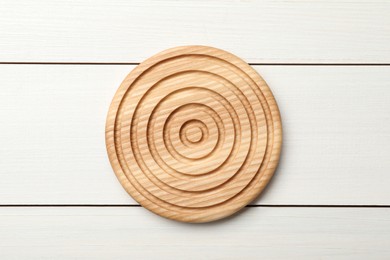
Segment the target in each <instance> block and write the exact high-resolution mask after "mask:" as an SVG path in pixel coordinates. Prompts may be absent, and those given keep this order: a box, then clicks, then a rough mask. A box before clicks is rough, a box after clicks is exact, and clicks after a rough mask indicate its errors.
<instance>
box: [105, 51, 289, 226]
mask: <svg viewBox="0 0 390 260" xmlns="http://www.w3.org/2000/svg"><path fill="white" fill-rule="evenodd" d="M106 144H107V152H108V155H109V158H110V162H111V165H112V167H113V169H114V171H115V173H116V175H117V177H118V179H119V181H120V182H121V184H122V185H123V187H124V188H125V189H126V191H127V192H128V193H129V194H130V195H131V196H132V197H133V198H134V199H135V200H136V201H138V202H139V203H140V204H141V205H142V206H144V207H145V208H147V209H149V210H151V211H153V212H155V213H157V214H159V215H161V216H163V217H166V218H170V219H174V220H178V221H184V222H209V221H214V220H218V219H221V218H224V217H227V216H230V215H232V214H234V213H235V212H237V211H238V210H240V209H241V208H243V207H244V206H246V205H247V204H248V203H249V202H251V201H252V200H253V199H254V198H256V197H257V196H258V195H259V194H260V193H261V191H263V189H264V188H265V186H266V185H267V183H268V182H269V180H270V178H271V177H272V175H273V173H274V171H275V168H276V166H277V164H278V161H279V156H280V149H281V145H282V126H281V121H280V114H279V110H278V107H277V104H276V101H275V99H274V97H273V95H272V93H271V91H270V89H269V87H268V86H267V84H266V83H265V81H264V80H263V79H262V78H261V77H260V75H259V74H258V73H257V72H256V71H255V70H253V69H252V68H251V67H250V66H249V65H248V64H247V63H245V62H244V61H243V60H241V59H240V58H238V57H236V56H234V55H233V54H230V53H228V52H225V51H223V50H220V49H216V48H212V47H206V46H182V47H175V48H172V49H168V50H165V51H163V52H160V53H158V54H156V55H154V56H153V57H151V58H149V59H147V60H145V61H144V62H142V63H141V64H140V65H139V66H137V67H136V68H135V69H134V70H133V71H131V72H130V74H129V75H128V76H127V77H126V78H125V80H124V81H123V83H122V84H121V86H120V87H119V89H118V91H117V92H116V94H115V96H114V98H113V101H112V103H111V107H110V109H109V112H108V116H107V124H106Z"/></svg>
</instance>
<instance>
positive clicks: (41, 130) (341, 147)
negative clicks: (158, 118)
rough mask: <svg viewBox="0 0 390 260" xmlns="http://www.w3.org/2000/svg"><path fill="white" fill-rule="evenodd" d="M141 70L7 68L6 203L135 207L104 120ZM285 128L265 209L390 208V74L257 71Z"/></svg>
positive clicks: (0, 108) (3, 113)
mask: <svg viewBox="0 0 390 260" xmlns="http://www.w3.org/2000/svg"><path fill="white" fill-rule="evenodd" d="M133 67H134V66H100V65H99V66H85V65H39V66H38V65H1V66H0V74H1V77H0V86H1V92H0V118H1V125H0V143H1V146H0V158H1V160H0V169H1V170H0V179H1V182H0V204H131V203H134V201H133V200H132V199H131V198H130V197H129V196H128V195H127V194H126V193H125V192H124V191H123V189H122V187H121V186H120V184H119V183H118V181H117V180H116V177H115V176H114V174H113V172H112V170H111V167H110V165H109V162H108V159H107V156H106V150H105V144H104V125H105V117H106V113H107V110H108V107H109V103H110V101H111V98H112V97H113V95H114V93H115V91H116V89H117V87H118V86H119V84H120V82H121V80H122V79H123V78H124V77H125V76H126V74H127V73H128V72H129V71H130V70H131V69H132V68H133ZM255 68H256V69H257V70H258V71H259V72H260V73H261V74H262V75H263V76H264V78H265V79H266V80H267V82H268V83H269V85H270V86H271V88H272V90H273V92H274V94H275V96H276V99H277V101H278V104H279V106H280V110H281V114H282V121H283V127H284V144H283V149H282V158H281V161H280V167H279V168H278V170H277V174H276V175H275V176H274V178H273V180H272V182H271V183H270V186H269V187H268V188H267V189H266V191H265V193H264V195H263V196H262V197H261V198H260V199H259V200H257V201H256V202H255V203H257V204H325V205H326V204H337V205H343V204H369V205H372V204H382V205H388V204H390V193H389V192H388V183H389V182H390V175H389V174H388V173H389V172H390V160H389V159H388V158H389V156H390V102H389V100H390V86H389V84H390V67H380V66H377V67H373V66H368V67H362V66H356V67H355V66H347V67H345V66H336V67H329V66H255Z"/></svg>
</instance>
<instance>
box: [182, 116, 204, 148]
mask: <svg viewBox="0 0 390 260" xmlns="http://www.w3.org/2000/svg"><path fill="white" fill-rule="evenodd" d="M208 134H209V131H208V129H207V126H206V125H205V123H204V122H202V121H201V120H197V119H192V120H189V121H186V122H185V123H184V124H183V125H182V126H181V127H180V139H181V141H182V142H183V144H184V145H187V146H188V145H189V146H192V145H197V144H200V143H203V141H205V140H206V139H207V137H208Z"/></svg>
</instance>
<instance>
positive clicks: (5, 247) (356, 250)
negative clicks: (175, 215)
mask: <svg viewBox="0 0 390 260" xmlns="http://www.w3.org/2000/svg"><path fill="white" fill-rule="evenodd" d="M0 229H1V232H2V234H1V238H0V248H1V250H0V257H1V258H2V259H26V258H27V259H42V258H43V259H53V258H55V259H69V258H71V259H75V258H76V259H77V258H80V259H113V258H115V259H259V258H260V259H318V258H321V259H388V258H389V257H390V250H389V248H390V209H342V208H338V209H333V208H324V209H318V208H252V209H250V210H245V211H244V212H242V213H241V214H240V215H239V216H238V217H235V218H232V219H229V220H226V221H219V222H214V223H208V224H197V225H195V224H186V223H177V222H173V221H169V220H165V219H163V218H160V217H158V216H155V215H154V214H152V213H149V212H147V211H146V210H144V209H142V208H55V209H53V208H0Z"/></svg>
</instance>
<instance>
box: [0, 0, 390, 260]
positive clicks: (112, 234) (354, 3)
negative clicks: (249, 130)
mask: <svg viewBox="0 0 390 260" xmlns="http://www.w3.org/2000/svg"><path fill="white" fill-rule="evenodd" d="M188 44H202V45H211V46H214V47H218V48H222V49H225V50H227V51H230V52H233V53H235V54H236V55H238V56H240V57H242V58H243V59H244V60H246V61H247V62H249V63H250V64H251V65H253V67H254V68H255V69H256V70H257V71H258V72H259V73H260V74H261V75H262V76H263V77H264V78H265V80H266V81H267V82H268V84H269V85H270V87H271V89H272V91H273V92H274V95H275V97H276V99H277V101H278V104H279V107H280V110H281V114H282V120H283V127H284V144H283V149H282V157H281V161H280V166H279V168H278V170H277V172H276V175H275V176H274V178H273V180H272V182H271V183H270V185H269V187H268V188H267V189H266V191H265V192H264V193H263V195H262V196H261V197H260V198H258V199H257V200H256V201H255V202H254V203H253V204H252V205H250V206H249V207H247V208H246V209H245V210H243V211H242V212H241V213H240V214H238V215H236V216H234V217H232V218H229V219H226V220H223V221H219V222H216V223H209V224H200V225H194V224H183V223H177V222H173V221H169V220H166V219H163V218H160V217H158V216H155V215H153V214H152V213H150V212H148V211H147V210H145V209H143V208H142V207H140V206H139V205H137V203H136V202H135V201H134V200H132V199H131V198H130V197H129V196H128V195H127V193H125V191H124V190H123V189H122V187H121V185H120V184H119V182H118V181H117V179H116V177H115V175H114V173H113V172H112V170H111V167H110V164H109V161H108V158H107V156H106V150H105V143H104V124H105V117H106V113H107V110H108V107H109V103H110V101H111V99H112V97H113V95H114V93H115V91H116V89H117V87H118V86H119V84H120V82H121V81H122V80H123V79H124V77H125V76H126V75H127V73H128V72H129V71H130V70H131V69H133V68H134V67H135V65H136V64H137V63H139V62H141V61H142V60H143V59H145V58H147V57H149V56H151V55H153V54H155V53H157V52H159V51H161V50H163V49H166V48H169V47H173V46H177V45H188ZM0 63H1V64H0V90H1V91H0V119H1V124H0V178H1V181H0V234H1V235H0V258H1V259H20V258H25V259H41V258H47V259H59V258H61V259H62V258H63V259H68V258H83V259H84V258H91V259H100V258H101V259H150V258H158V259H205V258H206V259H209V258H210V259H229V258H232V259H274V258H275V259H337V258H340V259H345V258H351V259H389V258H390V1H370V0H350V1H329V0H320V1H309V0H307V1H293V0H287V1H251V0H247V1H238V0H237V1H236V0H229V1H228V0H225V1H217V0H215V1H210V0H208V1H206V0H205V1H195V0H191V1H179V0H177V1H173V0H171V1H157V0H156V1H141V0H139V1H128V0H120V1H109V0H95V1H89V0H79V1H76V0H74V1H64V0H62V1H49V0H39V1H26V0H0Z"/></svg>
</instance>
